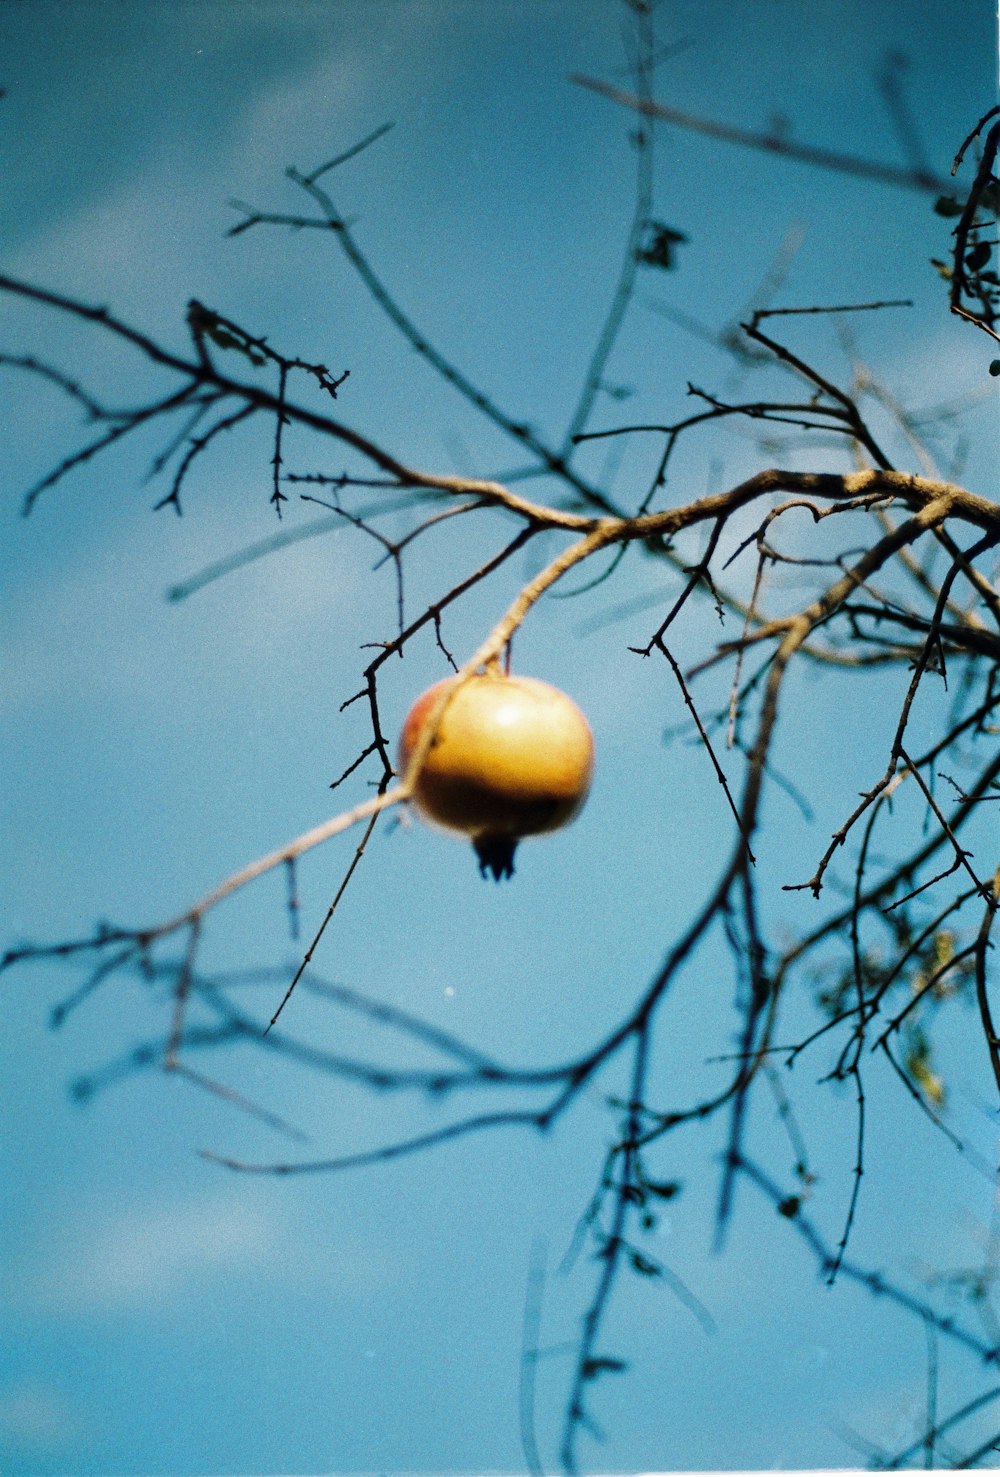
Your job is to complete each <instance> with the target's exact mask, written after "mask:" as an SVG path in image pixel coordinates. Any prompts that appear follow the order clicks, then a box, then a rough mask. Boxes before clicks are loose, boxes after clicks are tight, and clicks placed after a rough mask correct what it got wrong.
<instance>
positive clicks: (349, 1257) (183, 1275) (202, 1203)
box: [11, 1190, 392, 1318]
mask: <svg viewBox="0 0 1000 1477" xmlns="http://www.w3.org/2000/svg"><path fill="white" fill-rule="evenodd" d="M290 1210H291V1207H290V1206H285V1205H283V1204H282V1202H280V1201H276V1202H275V1201H272V1200H271V1199H270V1198H269V1196H268V1195H267V1193H266V1192H262V1191H256V1190H250V1191H246V1190H244V1191H242V1192H240V1191H237V1192H232V1191H227V1192H220V1193H217V1194H215V1195H212V1196H204V1197H202V1198H199V1199H192V1200H187V1201H178V1202H173V1203H151V1202H147V1203H139V1204H136V1205H131V1206H128V1207H127V1208H125V1209H123V1210H121V1211H119V1212H117V1213H102V1212H95V1213H92V1214H91V1215H90V1216H89V1217H88V1216H86V1215H85V1216H83V1217H82V1218H81V1219H79V1220H78V1221H77V1222H76V1223H75V1225H74V1226H73V1227H72V1228H71V1227H66V1228H64V1229H63V1230H62V1231H61V1232H60V1233H59V1234H57V1235H56V1237H55V1238H53V1240H52V1241H50V1242H49V1244H48V1245H47V1246H44V1247H43V1248H42V1249H41V1250H40V1251H38V1252H37V1253H36V1254H35V1255H33V1257H32V1258H31V1259H25V1261H24V1263H22V1265H21V1267H20V1268H19V1269H15V1273H14V1276H13V1277H12V1279H11V1281H12V1283H13V1286H14V1289H15V1292H14V1300H15V1303H16V1305H17V1307H18V1310H19V1311H20V1312H22V1313H28V1314H32V1315H35V1316H38V1315H42V1316H46V1315H48V1316H56V1317H78V1316H97V1317H113V1318H118V1317H133V1316H137V1315H138V1316H150V1315H156V1314H159V1313H162V1312H163V1311H164V1310H167V1309H171V1308H173V1307H175V1305H176V1304H177V1303H178V1302H179V1301H181V1300H183V1299H184V1298H185V1297H188V1296H191V1295H192V1294H194V1295H205V1294H207V1293H208V1292H209V1291H210V1289H211V1286H212V1284H213V1283H219V1282H220V1281H221V1282H225V1281H226V1280H227V1279H229V1278H231V1277H232V1276H233V1275H234V1274H235V1275H238V1276H239V1278H240V1279H241V1281H243V1280H245V1279H246V1278H247V1277H248V1276H250V1275H251V1274H253V1275H260V1276H261V1277H266V1278H267V1279H268V1281H273V1280H274V1279H275V1278H277V1279H278V1280H279V1281H281V1282H282V1283H285V1284H290V1285H291V1286H292V1287H293V1288H294V1287H305V1288H306V1289H309V1288H312V1287H314V1286H315V1285H316V1284H317V1282H321V1283H322V1286H323V1289H324V1293H325V1295H327V1296H329V1297H332V1298H334V1299H336V1298H338V1297H348V1298H353V1297H357V1296H368V1295H369V1294H370V1292H371V1291H372V1289H373V1288H374V1287H382V1286H384V1285H385V1284H386V1283H387V1282H388V1281H389V1280H391V1276H392V1272H391V1267H390V1263H389V1261H388V1260H387V1258H386V1257H385V1256H384V1254H383V1253H382V1252H380V1250H379V1248H378V1247H373V1246H371V1245H370V1244H369V1243H367V1242H365V1243H361V1242H359V1241H354V1240H345V1238H344V1237H343V1236H340V1235H337V1234H336V1233H335V1232H333V1231H331V1232H330V1234H329V1239H328V1240H324V1241H323V1243H322V1244H320V1241H319V1240H318V1239H317V1238H315V1237H313V1236H311V1234H310V1230H309V1228H308V1227H303V1226H300V1225H290V1224H289V1213H290ZM290 1245H294V1246H295V1247H296V1254H295V1256H294V1257H289V1256H288V1252H287V1249H288V1247H289V1246H290Z"/></svg>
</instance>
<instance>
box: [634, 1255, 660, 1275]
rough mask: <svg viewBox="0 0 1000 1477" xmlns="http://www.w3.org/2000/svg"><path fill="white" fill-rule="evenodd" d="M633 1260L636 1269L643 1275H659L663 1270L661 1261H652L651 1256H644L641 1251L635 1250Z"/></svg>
mask: <svg viewBox="0 0 1000 1477" xmlns="http://www.w3.org/2000/svg"><path fill="white" fill-rule="evenodd" d="M631 1260H632V1266H633V1268H634V1269H635V1271H637V1272H639V1273H641V1275H642V1276H643V1277H659V1275H660V1273H661V1272H662V1271H663V1268H662V1267H661V1266H660V1264H659V1262H653V1261H650V1259H649V1257H648V1256H643V1254H642V1252H641V1251H633V1253H632V1258H631Z"/></svg>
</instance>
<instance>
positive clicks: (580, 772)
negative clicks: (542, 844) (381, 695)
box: [399, 671, 594, 881]
mask: <svg viewBox="0 0 1000 1477" xmlns="http://www.w3.org/2000/svg"><path fill="white" fill-rule="evenodd" d="M450 691H453V692H454V695H453V696H452V697H451V699H450V701H448V702H447V703H446V706H445V707H444V710H443V712H442V713H441V716H440V718H439V720H438V725H437V730H438V731H437V733H436V735H435V737H434V739H433V740H432V742H431V747H430V748H429V750H428V751H427V754H426V757H425V759H424V762H423V764H422V766H421V769H420V773H419V774H418V775H417V779H416V783H415V786H414V792H413V800H414V803H415V805H416V807H417V809H418V810H419V811H420V813H421V815H422V816H423V817H424V818H425V819H426V820H428V821H430V822H431V823H432V824H435V825H439V826H443V827H444V828H445V830H449V831H457V832H460V833H462V834H463V835H466V836H470V837H471V838H472V842H473V845H474V846H475V848H476V852H477V855H478V857H479V869H480V871H481V872H482V874H483V876H486V874H487V872H491V873H492V875H493V876H494V878H496V880H497V881H500V879H501V878H502V877H510V876H511V875H512V874H513V871H514V848H515V847H516V845H517V842H518V840H519V839H520V838H521V837H522V836H537V835H541V834H542V833H543V832H545V831H555V830H558V828H559V827H560V826H564V825H566V824H567V823H568V822H569V821H571V820H572V819H573V817H574V816H575V815H576V813H577V812H578V810H579V809H580V807H581V806H582V805H583V802H584V800H585V799H586V798H587V792H588V790H589V789H590V781H591V777H592V775H593V768H594V740H593V737H592V735H591V732H590V726H589V724H588V723H587V720H586V718H585V717H584V716H583V714H582V713H581V712H580V709H579V708H578V707H577V706H576V704H575V703H574V702H573V700H572V699H571V698H569V697H567V696H566V694H565V693H564V692H560V691H559V689H558V688H557V687H552V686H551V685H550V684H549V683H548V682H541V681H539V680H538V679H537V678H535V677H509V676H505V675H504V674H502V673H501V672H498V671H487V672H484V673H480V674H477V675H476V676H474V677H470V678H468V679H467V680H466V681H465V682H464V683H461V684H459V679H458V678H456V677H447V678H445V680H444V681H443V682H437V683H435V684H434V686H433V687H430V688H428V689H427V691H426V692H425V693H423V694H422V695H421V696H420V697H419V698H418V699H417V701H416V702H415V703H414V704H413V707H412V708H411V709H410V711H409V713H408V715H407V718H406V722H405V724H404V725H403V733H402V738H401V740H400V745H399V763H400V768H401V769H402V770H404V771H405V770H406V768H407V766H408V765H409V761H410V757H411V756H412V754H413V751H414V749H415V748H416V746H417V743H418V741H419V739H420V736H421V733H422V731H423V729H424V726H425V725H426V723H427V722H428V721H429V720H430V719H431V717H432V715H433V713H434V710H435V708H436V707H437V706H438V704H439V703H440V702H441V701H442V699H444V698H445V695H446V694H447V693H448V692H450Z"/></svg>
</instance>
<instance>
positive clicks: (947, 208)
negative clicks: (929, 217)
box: [934, 195, 965, 216]
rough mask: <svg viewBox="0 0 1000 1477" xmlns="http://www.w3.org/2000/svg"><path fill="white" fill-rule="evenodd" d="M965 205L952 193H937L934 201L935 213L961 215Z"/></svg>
mask: <svg viewBox="0 0 1000 1477" xmlns="http://www.w3.org/2000/svg"><path fill="white" fill-rule="evenodd" d="M964 209H965V206H964V205H963V204H962V202H961V201H960V200H956V199H955V197H954V195H939V196H938V197H937V199H936V200H935V201H934V213H935V215H943V216H956V215H961V214H962V211H963V210H964Z"/></svg>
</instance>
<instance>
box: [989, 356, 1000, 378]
mask: <svg viewBox="0 0 1000 1477" xmlns="http://www.w3.org/2000/svg"><path fill="white" fill-rule="evenodd" d="M990 374H991V375H992V376H993V378H994V379H997V378H1000V359H994V360H993V362H992V364H991V365H990Z"/></svg>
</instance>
